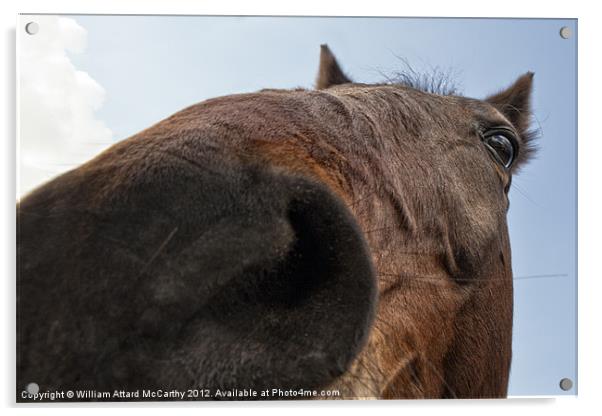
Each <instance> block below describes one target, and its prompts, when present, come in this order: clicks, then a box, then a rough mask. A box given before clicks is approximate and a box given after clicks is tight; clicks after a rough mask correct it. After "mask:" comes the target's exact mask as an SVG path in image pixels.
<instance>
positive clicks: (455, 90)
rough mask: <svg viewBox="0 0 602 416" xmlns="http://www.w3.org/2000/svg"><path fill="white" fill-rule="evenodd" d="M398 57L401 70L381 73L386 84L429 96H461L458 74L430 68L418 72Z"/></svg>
mask: <svg viewBox="0 0 602 416" xmlns="http://www.w3.org/2000/svg"><path fill="white" fill-rule="evenodd" d="M396 57H397V58H398V59H399V60H400V62H401V67H400V68H398V69H395V70H393V71H390V72H384V71H379V73H380V74H381V75H382V76H383V77H384V78H385V84H391V85H403V86H406V87H409V88H413V89H416V90H419V91H422V92H426V93H429V94H437V95H461V89H460V86H459V83H458V82H457V81H456V79H455V78H456V73H455V72H454V71H453V70H452V69H443V68H441V67H439V66H429V67H428V68H426V69H425V70H421V71H418V70H416V69H415V68H414V67H413V66H412V65H411V64H410V62H409V61H408V60H407V59H406V58H403V57H400V56H397V55H396Z"/></svg>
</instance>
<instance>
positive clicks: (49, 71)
mask: <svg viewBox="0 0 602 416" xmlns="http://www.w3.org/2000/svg"><path fill="white" fill-rule="evenodd" d="M32 20H35V21H36V23H38V24H39V32H38V33H37V34H35V35H28V34H25V33H24V34H23V36H21V39H20V47H19V76H20V79H19V87H20V91H19V98H20V107H19V118H20V120H19V121H20V135H19V159H20V160H19V161H18V163H19V166H18V169H19V172H18V175H17V177H18V180H17V181H18V183H17V195H18V196H21V195H24V194H26V193H27V192H29V191H30V190H32V189H33V188H35V187H36V186H38V185H40V184H42V183H43V182H45V181H47V180H48V179H50V178H52V177H54V176H56V175H58V174H60V173H62V172H65V171H67V170H69V169H72V168H74V167H76V166H77V165H79V164H81V163H82V162H85V161H86V160H88V159H90V158H91V157H93V156H95V155H96V154H98V153H99V152H100V151H101V150H103V149H105V148H106V147H108V146H110V145H111V144H112V142H113V140H112V138H113V134H112V132H111V130H110V129H109V128H108V127H107V126H105V125H104V123H103V122H102V121H100V120H98V119H96V117H95V114H94V113H95V111H96V110H98V109H99V108H100V107H101V106H102V103H103V101H104V99H105V90H104V89H103V88H102V86H100V84H98V82H96V81H95V80H94V79H93V78H92V77H90V75H88V73H86V72H84V71H80V70H78V69H77V68H75V66H74V65H73V63H72V62H71V60H70V58H69V56H68V55H67V52H70V53H82V52H84V50H85V48H86V38H87V32H86V30H85V29H84V28H83V27H81V26H80V25H79V24H78V23H77V22H76V21H75V20H73V19H71V18H65V17H57V16H35V19H32Z"/></svg>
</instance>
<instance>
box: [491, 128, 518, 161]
mask: <svg viewBox="0 0 602 416" xmlns="http://www.w3.org/2000/svg"><path fill="white" fill-rule="evenodd" d="M483 142H484V143H485V145H486V146H487V148H488V149H489V151H490V152H491V153H492V154H493V156H494V157H495V159H496V160H497V161H498V162H499V163H500V164H501V165H502V166H503V167H504V168H506V169H509V168H510V166H512V162H514V159H515V158H516V144H515V143H516V141H515V139H514V137H513V136H511V135H510V133H506V132H503V133H502V132H492V133H490V134H486V135H485V136H484V137H483Z"/></svg>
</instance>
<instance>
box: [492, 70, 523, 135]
mask: <svg viewBox="0 0 602 416" xmlns="http://www.w3.org/2000/svg"><path fill="white" fill-rule="evenodd" d="M532 87H533V72H527V73H526V74H523V75H521V76H520V77H518V79H517V80H516V81H514V84H512V85H511V86H510V87H508V88H506V89H505V90H503V91H500V92H498V93H497V94H494V95H492V96H490V97H488V98H487V99H486V101H487V102H488V103H489V104H492V105H493V106H494V107H496V108H497V109H498V110H499V111H500V112H501V113H502V114H503V115H504V116H506V118H508V120H509V121H510V122H511V123H512V124H513V125H514V127H515V128H516V129H517V130H518V132H519V133H520V134H521V136H522V135H523V134H525V133H526V131H527V129H528V128H529V124H530V121H531V90H532Z"/></svg>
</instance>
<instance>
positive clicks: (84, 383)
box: [16, 15, 577, 402]
mask: <svg viewBox="0 0 602 416" xmlns="http://www.w3.org/2000/svg"><path fill="white" fill-rule="evenodd" d="M18 24H19V26H18V30H17V33H18V78H19V83H18V102H19V107H18V108H19V115H18V117H19V144H18V149H19V150H18V193H19V195H18V199H19V203H18V211H17V212H18V214H17V226H18V228H17V242H18V251H17V253H18V254H17V256H18V259H17V264H18V266H17V271H18V273H17V288H18V293H17V339H18V345H17V363H16V365H17V392H16V394H17V400H18V401H23V402H30V401H37V400H43V401H51V400H57V401H90V400H92V401H119V400H172V401H180V400H207V399H210V400H211V399H233V400H244V399H260V400H268V399H289V398H296V399H314V398H317V399H323V398H338V399H359V398H375V399H385V398H386V399H391V398H393V399H397V398H466V397H468V398H484V397H506V396H508V395H509V396H525V395H526V396H534V395H563V394H569V395H574V394H576V392H577V374H576V328H577V326H576V301H577V300H576V284H577V274H576V240H575V236H576V143H577V136H576V82H577V79H576V77H577V75H576V51H577V22H576V20H568V19H567V20H562V19H548V20H543V19H485V18H484V19H429V18H336V17H329V18H324V17H217V16H93V15H86V16H83V15H70V16H52V15H21V16H20V17H19V23H18ZM321 45H322V46H321ZM533 74H534V75H533Z"/></svg>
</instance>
